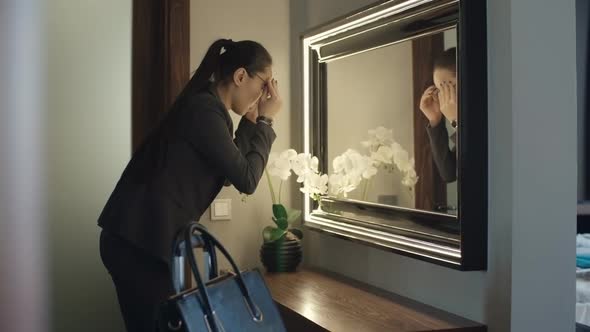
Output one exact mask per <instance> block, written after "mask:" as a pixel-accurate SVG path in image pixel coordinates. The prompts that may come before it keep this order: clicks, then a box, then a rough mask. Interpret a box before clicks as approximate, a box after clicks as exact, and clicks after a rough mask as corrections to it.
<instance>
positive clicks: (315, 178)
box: [299, 173, 329, 198]
mask: <svg viewBox="0 0 590 332" xmlns="http://www.w3.org/2000/svg"><path fill="white" fill-rule="evenodd" d="M328 181H329V178H328V175H327V174H319V173H311V174H308V175H307V176H306V177H305V181H304V182H303V188H300V189H299V190H300V191H301V192H302V193H305V194H308V195H309V196H311V197H312V198H317V197H318V196H320V195H326V194H327V193H328Z"/></svg>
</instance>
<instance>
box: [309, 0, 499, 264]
mask: <svg viewBox="0 0 590 332" xmlns="http://www.w3.org/2000/svg"><path fill="white" fill-rule="evenodd" d="M485 8H486V2H485V0H390V1H383V2H379V3H377V4H374V5H371V6H368V7H365V8H362V9H360V10H358V11H356V12H353V13H350V14H348V15H345V16H344V17H342V18H339V19H336V20H334V21H331V22H328V23H326V24H325V25H322V26H320V27H318V28H315V29H312V30H310V31H309V32H306V33H304V35H303V36H302V41H303V99H304V100H303V106H304V115H303V122H304V123H303V137H304V142H303V144H304V152H306V153H311V154H313V155H315V156H318V157H319V159H320V170H321V171H322V172H324V173H326V172H327V171H328V170H329V167H328V166H329V165H328V161H327V155H326V151H325V147H326V146H327V134H326V129H327V122H326V121H327V105H326V95H327V94H326V91H327V89H328V87H327V83H326V82H327V79H326V74H327V71H326V64H327V63H328V62H330V61H334V60H337V59H339V58H342V57H347V56H351V55H354V54H358V53H361V52H366V51H370V50H372V49H376V48H379V47H384V46H388V45H392V44H395V43H398V42H402V41H407V40H411V39H414V38H416V37H420V36H426V35H429V34H433V33H437V32H441V31H444V30H446V29H450V28H456V31H457V66H458V78H459V97H458V100H459V127H458V131H459V133H460V134H459V135H458V136H459V138H458V146H459V151H458V159H457V161H458V162H457V167H458V177H459V179H460V181H459V183H458V188H457V190H458V201H459V204H458V205H459V206H458V213H457V216H452V215H448V214H442V213H437V212H429V211H425V210H415V209H408V208H403V207H399V206H390V205H383V204H378V203H371V202H364V201H357V200H351V199H335V198H330V197H328V198H324V199H322V207H323V209H322V208H319V205H318V203H317V202H315V201H312V200H310V199H306V200H304V209H303V210H304V225H305V227H306V228H308V229H310V230H314V231H319V232H322V233H325V234H328V235H332V236H336V237H339V238H342V239H346V240H351V241H355V242H358V243H361V244H365V245H369V246H373V247H376V248H379V249H384V250H388V251H391V252H395V253H398V254H401V255H406V256H409V257H413V258H417V259H421V260H424V261H428V262H432V263H435V264H439V265H443V266H447V267H451V268H454V269H458V270H465V271H467V270H485V269H486V267H487V197H488V194H487V181H488V180H487V179H488V176H487V161H488V159H487V154H488V153H487V60H486V13H485ZM461 109H466V110H474V111H471V112H461ZM334 210H338V211H340V213H332V212H328V211H334ZM398 221H400V222H402V224H404V222H405V224H406V225H407V224H410V225H412V226H408V227H400V226H395V225H396V224H395V223H396V222H398ZM388 222H389V223H388ZM421 226H426V227H421ZM437 229H438V230H442V233H441V232H437V231H436V230H437ZM450 233H453V235H452V236H447V235H441V234H450Z"/></svg>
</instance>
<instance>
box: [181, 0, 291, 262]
mask: <svg viewBox="0 0 590 332" xmlns="http://www.w3.org/2000/svg"><path fill="white" fill-rule="evenodd" d="M190 6H191V14H190V22H191V27H190V29H191V30H190V31H191V41H190V48H191V57H190V64H191V72H193V71H194V70H196V69H197V67H198V66H199V63H200V62H201V60H202V58H203V56H204V55H205V52H206V51H207V48H208V47H209V45H211V43H212V42H214V41H215V40H216V39H218V38H231V39H233V40H234V41H238V40H246V39H250V40H254V41H257V42H259V43H261V44H262V45H263V46H265V47H266V49H268V51H269V52H270V53H271V55H272V57H273V61H274V64H273V72H274V76H275V77H276V79H277V80H278V81H279V91H280V94H281V96H282V98H283V100H284V105H285V106H284V107H283V111H282V113H281V114H280V115H279V117H278V118H277V120H276V123H275V125H274V128H275V131H276V133H277V139H276V141H275V143H274V145H273V148H272V151H276V152H280V151H282V150H285V149H287V148H289V147H291V145H290V140H291V139H290V131H291V126H290V121H289V119H290V114H289V113H290V112H292V111H293V112H297V110H291V108H290V89H291V79H290V67H289V61H290V57H289V54H290V44H289V2H288V1H287V0H274V1H262V0H253V1H238V0H220V1H204V0H192V1H191V2H190ZM230 113H231V112H230ZM232 115H234V116H233V119H234V123H235V127H236V128H237V124H238V121H239V117H238V116H235V114H233V113H232ZM294 181H295V179H291V180H290V182H294ZM275 190H278V182H277V183H276V185H275ZM290 196H291V188H290V185H289V184H286V185H284V186H283V201H284V202H286V203H288V202H290ZM218 198H230V199H232V216H233V218H232V220H230V221H214V222H212V221H210V218H209V216H210V215H209V210H207V211H206V212H205V214H204V215H203V217H202V218H201V221H202V222H203V223H204V224H205V225H207V226H208V227H209V229H210V230H211V231H213V232H214V233H215V234H216V235H217V236H218V237H219V238H220V240H221V241H222V243H223V244H225V245H226V246H227V249H228V250H229V252H230V254H232V256H233V258H234V259H235V260H236V262H237V263H238V265H239V266H240V268H250V267H254V266H262V265H261V263H260V259H259V257H258V255H259V249H260V246H261V244H262V229H263V228H264V227H265V226H267V225H272V224H273V222H272V220H271V216H272V210H271V209H272V201H271V198H270V192H269V189H268V184H267V181H266V178H265V177H263V178H262V179H261V181H260V184H259V186H258V188H257V189H256V193H255V194H254V195H252V196H250V197H248V198H247V203H242V202H241V201H240V199H241V197H240V195H239V193H238V191H237V190H236V189H235V188H233V187H227V188H224V189H223V190H222V191H221V193H220V194H219V196H218Z"/></svg>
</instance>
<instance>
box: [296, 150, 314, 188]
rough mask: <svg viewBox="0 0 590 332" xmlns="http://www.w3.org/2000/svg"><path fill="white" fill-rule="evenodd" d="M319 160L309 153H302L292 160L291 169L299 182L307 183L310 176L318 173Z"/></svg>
mask: <svg viewBox="0 0 590 332" xmlns="http://www.w3.org/2000/svg"><path fill="white" fill-rule="evenodd" d="M318 165H319V160H318V158H317V157H313V156H312V155H311V154H309V153H300V154H298V155H297V156H296V157H295V158H293V159H292V160H291V168H292V169H293V172H294V173H295V174H297V176H298V178H297V182H299V183H303V182H305V178H306V177H307V176H308V175H311V174H316V173H318Z"/></svg>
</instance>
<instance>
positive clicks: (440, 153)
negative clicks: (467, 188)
mask: <svg viewBox="0 0 590 332" xmlns="http://www.w3.org/2000/svg"><path fill="white" fill-rule="evenodd" d="M426 132H427V133H428V137H429V139H430V147H431V149H432V158H433V159H434V163H435V164H436V168H437V169H438V173H439V174H440V177H441V178H442V179H443V180H444V181H445V182H453V181H455V180H457V149H456V148H453V150H451V149H449V133H448V131H447V127H446V126H445V122H444V120H443V121H441V122H440V123H439V124H438V126H436V127H431V126H430V124H428V125H427V126H426ZM456 137H457V135H456V134H453V135H452V136H451V139H452V140H456Z"/></svg>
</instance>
